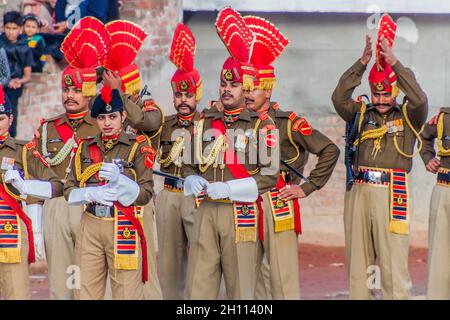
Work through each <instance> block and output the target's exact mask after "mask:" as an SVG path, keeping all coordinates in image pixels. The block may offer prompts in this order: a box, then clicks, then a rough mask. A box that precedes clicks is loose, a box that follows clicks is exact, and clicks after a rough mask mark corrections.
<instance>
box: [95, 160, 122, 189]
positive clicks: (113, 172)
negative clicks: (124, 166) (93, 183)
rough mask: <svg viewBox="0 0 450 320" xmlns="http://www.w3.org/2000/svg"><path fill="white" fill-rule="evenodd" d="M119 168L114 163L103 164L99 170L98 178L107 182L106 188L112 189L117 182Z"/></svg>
mask: <svg viewBox="0 0 450 320" xmlns="http://www.w3.org/2000/svg"><path fill="white" fill-rule="evenodd" d="M119 176H120V168H119V167H118V166H117V165H116V164H115V163H107V162H105V163H104V164H103V166H102V167H101V169H100V172H99V177H100V178H103V179H106V180H108V181H109V182H108V186H110V187H112V188H114V187H116V186H117V183H118V182H119Z"/></svg>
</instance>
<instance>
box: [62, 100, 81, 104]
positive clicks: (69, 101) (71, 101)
mask: <svg viewBox="0 0 450 320" xmlns="http://www.w3.org/2000/svg"><path fill="white" fill-rule="evenodd" d="M67 103H75V104H78V102H76V101H75V100H72V99H67V100H66V101H64V104H67Z"/></svg>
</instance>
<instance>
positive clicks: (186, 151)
mask: <svg viewBox="0 0 450 320" xmlns="http://www.w3.org/2000/svg"><path fill="white" fill-rule="evenodd" d="M199 118H200V113H199V112H197V113H196V114H195V116H194V118H193V119H192V122H191V123H190V125H189V126H187V127H182V126H180V124H179V122H178V116H177V114H173V115H170V116H166V117H165V119H164V125H163V129H162V131H161V135H160V142H159V152H160V156H159V159H167V157H168V156H169V153H170V151H171V150H172V148H173V147H174V143H175V141H176V140H177V138H178V139H180V138H179V137H182V138H183V139H184V146H183V152H182V155H181V156H182V159H183V163H188V164H192V163H193V161H194V159H195V157H194V154H193V152H192V150H193V149H192V143H193V134H194V127H195V124H196V123H197V121H198V120H199ZM184 167H185V166H184V165H183V166H182V167H181V172H178V170H180V169H178V170H177V168H176V166H175V165H174V164H173V162H172V163H171V164H170V165H169V166H167V167H165V166H163V165H161V171H162V172H167V173H170V174H174V175H175V174H178V173H179V174H180V176H181V177H185V175H184Z"/></svg>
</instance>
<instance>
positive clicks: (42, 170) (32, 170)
mask: <svg viewBox="0 0 450 320" xmlns="http://www.w3.org/2000/svg"><path fill="white" fill-rule="evenodd" d="M28 172H29V175H30V179H36V180H41V181H48V182H50V184H51V185H52V198H55V197H60V196H62V195H63V183H62V181H61V179H60V178H59V177H58V176H57V175H56V173H55V172H54V171H53V170H52V169H51V168H50V167H47V166H45V165H44V163H43V162H42V161H41V160H40V159H39V158H36V157H34V156H33V155H32V154H31V152H28Z"/></svg>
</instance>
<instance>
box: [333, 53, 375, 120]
mask: <svg viewBox="0 0 450 320" xmlns="http://www.w3.org/2000/svg"><path fill="white" fill-rule="evenodd" d="M366 68H367V66H365V65H363V64H362V63H361V61H360V60H359V59H358V61H356V62H355V63H354V64H353V65H352V66H351V67H350V68H349V69H348V70H347V71H345V72H344V74H343V75H342V76H341V78H340V79H339V82H338V84H337V86H336V88H335V89H334V92H333V95H332V96H331V100H332V101H333V105H334V108H335V109H336V112H337V113H338V115H339V116H340V117H341V118H342V119H344V121H346V122H348V121H351V120H352V119H353V117H354V116H355V114H356V112H358V111H359V110H360V109H361V102H356V101H354V100H353V98H352V94H353V91H354V90H355V88H356V87H357V86H359V85H360V84H361V79H362V76H363V74H364V71H365V70H366Z"/></svg>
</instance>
